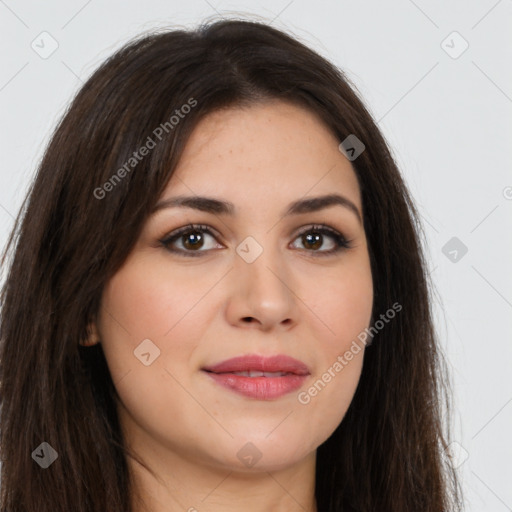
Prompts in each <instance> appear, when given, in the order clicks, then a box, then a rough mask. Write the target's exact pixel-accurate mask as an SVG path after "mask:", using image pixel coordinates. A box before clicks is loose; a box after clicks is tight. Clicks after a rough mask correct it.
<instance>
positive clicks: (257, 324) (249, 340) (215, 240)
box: [96, 102, 373, 471]
mask: <svg viewBox="0 0 512 512" xmlns="http://www.w3.org/2000/svg"><path fill="white" fill-rule="evenodd" d="M339 142H340V141H338V140H337V139H336V138H335V137H334V136H333V135H332V134H331V133H330V131H329V130H328V129H327V128H326V127H325V126H324V125H323V124H322V123H321V121H319V120H318V119H317V118H316V117H315V116H314V115H313V114H312V113H310V112H309V111H307V110H304V109H301V108H299V107H296V106H292V105H290V104H288V103H284V102H268V103H265V104H260V105H257V106H253V107H251V108H246V109H238V108H237V109H229V110H224V111H218V112H216V113H214V114H212V115H210V116H208V117H206V118H204V119H203V120H202V121H201V123H200V124H199V125H198V126H197V128H196V130H195V131H194V133H193V134H192V137H191V138H190V140H189V142H188V144H187V146H186V149H185V152H184V154H183V157H182V159H181V161H180V164H179V166H178V167H177V169H176V172H175V173H174V174H173V176H172V178H171V180H170V181H169V183H168V185H167V187H166V189H165V191H164V193H163V194H162V196H161V198H160V201H167V202H168V203H167V205H166V204H165V203H164V204H163V205H162V207H161V208H158V209H157V210H156V212H155V213H154V215H153V216H152V217H150V218H149V220H148V221H147V223H146V224H145V226H144V229H143V232H142V234H141V236H140V238H139V240H138V242H137V244H136V246H135V247H134V249H133V251H132V252H131V254H130V255H129V257H128V259H127V260H126V262H125V263H124V265H123V266H122V268H121V269H120V270H119V271H118V272H117V273H116V274H115V275H114V276H113V278H112V279H111V280H110V282H109V283H108V284H107V286H106V288H105V290H104V293H103V297H102V304H101V308H100V313H99V317H98V322H97V324H96V326H97V331H98V335H99V337H100V339H101V342H102V345H103V350H104V353H105V356H106V359H107V363H108V366H109V369H110V372H111V374H112V379H113V382H114V384H115V386H116V389H117V392H118V394H119V397H120V404H119V414H120V418H121V424H122V427H123V430H124V432H125V434H126V435H127V436H128V439H129V444H130V445H131V447H132V448H134V449H135V450H136V451H137V452H138V453H139V454H140V455H141V456H142V457H144V456H145V455H148V454H151V456H152V457H153V458H155V457H158V458H160V459H161V460H164V459H165V460H168V459H169V458H173V459H181V460H183V461H188V462H192V463H200V464H206V465H208V466H215V467H217V468H229V469H231V470H238V471H254V470H256V469H257V470H262V469H265V470H276V469H280V468H284V467H287V466H291V465H293V464H295V463H298V462H299V461H301V460H303V459H305V458H306V457H308V456H310V457H311V456H314V453H315V449H316V448H317V447H318V446H319V445H320V444H321V443H322V442H324V441H325V440H326V439H327V438H328V437H329V436H330V435H331V434H332V432H333V431H334V430H335V429H336V427H337V426H338V425H339V423H340V422H341V421H342V418H343V416H344V414H345V412H346V411H347V408H348V406H349V404H350V402H351V400H352V397H353V395H354V392H355V389H356V386H357V383H358V380H359V377H360V373H361V368H362V362H363V355H364V350H361V349H359V351H355V350H353V351H352V356H353V357H352V359H351V360H350V361H347V359H346V358H343V361H344V364H341V363H340V359H339V356H340V357H343V356H344V354H345V353H346V352H347V351H350V348H351V346H352V347H354V344H353V342H354V340H357V336H358V334H360V333H361V331H363V330H364V329H365V328H366V327H368V325H369V322H370V317H371V310H372V300H373V287H372V276H371V270H370V262H369V256H368V249H367V243H366V238H365V232H364V229H363V225H362V223H361V220H360V218H361V216H362V213H361V212H362V208H361V197H360V191H359V187H358V182H357V179H356V175H355V173H354V171H353V169H352V167H351V164H350V162H349V161H348V160H347V159H346V158H345V156H344V155H343V154H342V153H341V152H340V150H339V149H338V145H339ZM330 194H338V195H340V196H342V197H343V198H344V199H343V200H342V201H341V202H335V203H329V205H328V206H326V205H325V204H324V205H323V204H322V202H321V201H318V202H317V203H314V202H304V201H311V199H313V198H320V197H322V196H326V195H330ZM178 197H179V198H185V197H187V198H190V199H194V200H195V203H190V202H189V204H188V206H184V205H183V204H182V205H181V206H180V205H179V204H177V203H175V204H174V205H172V206H171V203H170V200H172V199H176V198H178ZM199 198H209V200H211V201H209V202H207V201H199ZM106 200H108V198H107V199H106ZM213 201H215V202H213ZM225 203H229V207H227V206H225V205H224V204H225ZM350 204H352V205H353V208H352V207H350V206H347V205H350ZM294 205H295V206H294ZM288 210H293V211H291V212H290V211H288ZM189 224H194V225H196V224H197V225H201V226H203V227H201V226H199V227H195V228H192V229H189V230H188V232H187V233H182V234H180V235H179V236H174V234H175V232H176V231H177V230H178V229H179V228H183V227H184V226H187V225H189ZM324 229H325V230H328V231H324ZM338 236H339V237H342V238H344V239H345V240H348V241H350V242H349V247H348V248H344V247H343V246H342V245H341V246H340V243H339V241H338V239H337V237H338ZM162 240H164V241H166V242H167V243H166V244H164V243H163V242H162ZM342 241H343V240H342ZM359 345H361V344H359ZM244 356H256V357H249V358H246V359H245V360H244V359H242V363H241V366H233V365H229V364H228V365H227V366H224V367H220V368H217V373H213V372H208V371H206V370H205V368H210V369H211V368H212V367H214V366H216V365H218V364H219V363H221V362H223V361H226V360H230V359H232V358H244ZM258 356H259V357H258ZM273 356H288V357H290V358H293V359H294V360H297V361H299V362H301V363H302V366H300V365H295V366H294V364H291V365H287V364H288V363H289V361H288V363H287V362H286V361H285V360H284V359H279V358H278V359H275V360H274V363H275V364H274V365H273V366H272V365H271V364H269V363H268V361H266V358H270V357H273ZM337 362H338V365H336V363H337ZM340 365H341V366H342V368H341V369H339V368H340ZM335 368H336V369H335ZM236 370H240V371H243V370H247V371H250V370H254V371H257V370H260V371H265V370H267V371H271V372H273V373H274V372H281V373H276V374H275V375H270V376H269V375H268V374H264V375H261V374H255V375H256V376H254V374H245V375H244V374H238V375H236V374H233V373H228V372H229V371H236ZM284 373H286V374H287V375H283V374H284ZM257 375H259V376H257ZM329 377H330V378H329ZM265 379H268V380H265ZM315 383H316V387H315ZM249 443H250V444H249ZM253 467H254V468H255V469H254V470H253V469H251V468H253Z"/></svg>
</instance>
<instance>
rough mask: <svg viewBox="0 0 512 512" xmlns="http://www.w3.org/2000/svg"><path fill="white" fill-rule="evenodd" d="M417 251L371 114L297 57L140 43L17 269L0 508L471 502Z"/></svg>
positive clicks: (4, 377)
mask: <svg viewBox="0 0 512 512" xmlns="http://www.w3.org/2000/svg"><path fill="white" fill-rule="evenodd" d="M419 233H420V231H419V222H418V215H417V212H416V210H415V208H414V205H413V203H412V200H411V198H410V195H409V193H408V191H407V189H406V187H405V185H404V182H403V181H402V178H401V176H400V174H399V171H398V169H397V167H396V165H395V163H394V161H393V158H392V157H391V155H390V152H389V150H388V148H387V145H386V143H385V141H384V139H383V136H382V135H381V134H380V132H379V129H378V128H377V126H376V124H375V123H374V121H373V120H372V118H371V117H370V115H369V113H368V112H367V110H366V108H365V107H364V105H363V103H362V101H361V100H360V99H359V98H358V96H357V95H356V94H355V92H354V91H353V89H352V88H351V86H350V84H349V82H348V80H347V79H346V77H344V75H343V74H342V73H341V72H340V71H339V70H337V69H336V68H335V67H333V65H331V64H330V63H328V62H327V61H325V60H324V59H323V58H321V57H320V56H319V55H317V54H316V53H314V52H313V51H312V50H310V49H308V48H307V47H305V46H304V45H303V44H301V43H300V42H298V41H297V40H295V39H293V38H292V37H290V36H288V35H286V34H284V33H282V32H281V31H278V30H276V29H274V28H271V27H269V26H266V25H265V24H261V23H255V22H248V21H220V22H216V23H211V24H207V25H204V26H202V27H200V28H199V29H197V30H195V31H169V32H162V33H160V34H154V35H146V36H143V37H141V38H139V39H138V40H136V41H133V42H131V43H130V44H128V45H127V46H125V47H124V48H123V49H121V50H120V51H118V52H117V53H116V54H115V55H113V56H112V57H111V58H110V59H108V60H107V61H106V62H105V63H104V64H103V65H102V66H101V67H100V68H99V69H98V70H97V71H96V72H95V73H94V74H93V76H92V77H91V78H90V79H89V80H88V81H87V83H86V84H85V85H84V86H83V88H82V89H81V90H80V91H79V93H78V95H77V96H76V98H75V99H74V101H73V103H72V104H71V106H70V108H69V110H68V112H67V113H66V115H65V116H64V118H63V119H62V121H61V123H60V125H59V126H58V128H57V130H56V132H55V134H54V136H53V139H52V141H51V142H50V144H49V146H48V148H47V151H46V154H45V156H44V158H43V161H42V162H41V165H40V168H39V170H38V174H37V177H36V179H35V181H34V183H33V186H32V188H31V190H30V194H29V196H28V197H27V203H26V206H25V207H24V208H23V209H22V213H20V216H19V218H18V222H17V228H16V229H15V230H14V231H13V234H12V235H11V238H10V240H9V244H8V246H7V250H6V253H5V255H4V260H3V263H5V262H6V261H7V254H11V255H12V261H11V262H10V266H9V272H8V275H7V279H6V282H5V286H4V289H3V294H2V324H1V340H2V345H1V359H0V360H1V363H2V364H1V373H0V389H1V395H0V397H1V421H0V425H1V437H0V448H1V452H2V460H3V464H2V491H1V510H2V511H5V512H7V511H9V512H16V511H20V512H21V511H24V512H28V511H30V512H32V511H36V510H37V511H38V512H42V511H50V510H51V511H52V512H56V511H64V510H65V511H69V510H73V511H83V512H85V511H87V512H96V511H98V512H99V511H102V512H103V511H104V510H108V511H109V512H121V511H123V512H126V511H134V512H141V511H143V510H147V511H152V512H164V511H175V510H189V511H193V510H209V511H217V510H231V509H235V508H236V509H237V510H240V509H243V510H245V511H251V510H287V511H293V510H308V511H344V512H345V511H358V512H362V511H365V512H370V511H373V512H374V511H377V510H378V511H379V512H385V511H393V512H411V511H413V510H414V511H422V512H427V511H428V512H434V511H435V512H441V511H447V510H458V507H459V506H460V499H459V488H458V483H457V480H456V477H455V474H454V472H453V470H452V469H451V466H450V463H449V460H448V459H447V458H446V457H444V456H443V454H444V450H445V448H446V446H447V434H446V433H445V432H444V429H443V423H442V412H443V408H442V404H443V403H445V402H443V398H444V399H446V400H447V395H445V394H444V391H445V382H446V376H445V370H444V366H443V364H442V358H441V355H440V353H439V349H438V344H437V341H436V337H435V332H434V328H433V322H432V317H431V309H430V304H429V290H428V280H427V274H426V264H425V260H424V259H423V255H422V251H421V246H420V235H419ZM446 403H447V404H448V403H449V402H448V401H447V402H446Z"/></svg>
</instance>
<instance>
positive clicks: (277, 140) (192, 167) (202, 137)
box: [162, 101, 361, 207]
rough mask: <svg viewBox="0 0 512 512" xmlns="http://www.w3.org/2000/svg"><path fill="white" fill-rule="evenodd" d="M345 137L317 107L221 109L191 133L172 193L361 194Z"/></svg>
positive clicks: (261, 196) (278, 104)
mask: <svg viewBox="0 0 512 512" xmlns="http://www.w3.org/2000/svg"><path fill="white" fill-rule="evenodd" d="M339 143H340V141H338V140H337V138H336V137H335V136H334V134H333V133H332V132H331V131H330V130H329V129H328V127H327V126H326V125H325V124H324V123H323V122H322V121H321V120H320V119H319V118H318V117H317V116H316V115H315V114H314V113H313V112H311V111H309V110H307V109H305V108H302V107H298V106H296V105H293V104H290V103H286V102H282V101H269V102H266V103H262V104H257V105H253V106H250V107H244V108H230V109H225V110H219V111H216V112H214V113H212V114H210V115H208V116H206V117H205V118H204V119H202V120H201V121H200V123H199V124H198V125H197V127H196V128H195V130H194V132H193V133H192V135H191V136H190V138H189V140H188V142H187V144H186V146H185V149H184V152H183V154H182V156H181V159H180V162H179V164H178V166H177V168H176V170H175V172H174V174H173V176H172V178H171V180H170V181H169V183H168V185H167V187H166V190H165V191H164V193H163V194H162V195H163V196H164V197H167V196H169V195H177V194H191V193H192V194H198V195H215V196H223V197H225V198H226V199H227V198H232V199H233V200H234V202H237V201H236V197H239V198H241V199H243V200H244V201H247V203H246V204H247V206H249V203H250V200H251V199H252V198H254V199H255V200H257V201H260V203H259V204H260V206H261V200H264V201H265V202H266V203H270V202H272V201H273V200H274V199H275V200H280V202H282V201H286V200H287V199H290V200H293V199H297V197H302V196H308V195H317V194H321V193H322V194H323V193H334V192H340V193H343V194H344V195H345V196H347V197H349V198H350V199H351V200H352V201H353V202H354V203H355V204H356V205H358V206H359V207H360V204H361V201H360V191H359V185H358V181H357V177H356V174H355V172H354V170H353V168H352V165H351V164H350V162H349V161H348V160H347V159H346V158H345V156H344V155H343V154H342V153H341V152H340V151H339V149H338V146H339Z"/></svg>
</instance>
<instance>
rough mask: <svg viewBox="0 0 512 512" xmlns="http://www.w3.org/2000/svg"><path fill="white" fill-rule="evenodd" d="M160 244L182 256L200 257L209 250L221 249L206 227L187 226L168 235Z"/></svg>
mask: <svg viewBox="0 0 512 512" xmlns="http://www.w3.org/2000/svg"><path fill="white" fill-rule="evenodd" d="M160 243H161V244H162V245H163V246H164V247H165V248H166V249H167V250H168V251H169V252H172V253H176V254H179V255H183V256H201V255H202V254H203V253H205V252H208V251H209V250H211V249H216V248H217V249H219V248H223V247H224V246H222V245H221V244H219V243H218V242H216V238H215V235H214V234H213V233H212V231H211V229H210V228H209V227H208V226H203V225H198V226H195V225H189V226H184V227H183V228H180V229H177V230H175V231H173V232H172V233H170V234H169V235H168V236H167V237H166V238H165V239H163V240H160Z"/></svg>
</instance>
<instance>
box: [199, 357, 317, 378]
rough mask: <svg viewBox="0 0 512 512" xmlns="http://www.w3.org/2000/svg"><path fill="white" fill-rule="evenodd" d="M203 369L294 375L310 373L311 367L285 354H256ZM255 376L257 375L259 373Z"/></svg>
mask: <svg viewBox="0 0 512 512" xmlns="http://www.w3.org/2000/svg"><path fill="white" fill-rule="evenodd" d="M203 370H205V371H208V372H213V373H235V372H264V373H276V372H281V373H285V374H286V373H291V374H294V375H309V368H308V367H307V366H306V365H305V364H304V363H302V362H301V361H298V360H297V359H294V358H293V357H289V356H285V355H277V356H272V357H263V356H258V355H255V354H254V355H247V356H241V357H234V358H233V359H228V360H227V361H223V362H221V363H219V364H216V365H214V366H207V367H205V368H203ZM254 376H255V377H256V376H257V375H254Z"/></svg>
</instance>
